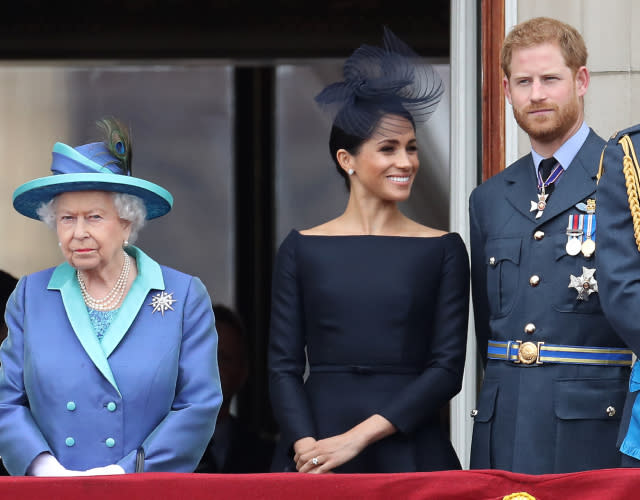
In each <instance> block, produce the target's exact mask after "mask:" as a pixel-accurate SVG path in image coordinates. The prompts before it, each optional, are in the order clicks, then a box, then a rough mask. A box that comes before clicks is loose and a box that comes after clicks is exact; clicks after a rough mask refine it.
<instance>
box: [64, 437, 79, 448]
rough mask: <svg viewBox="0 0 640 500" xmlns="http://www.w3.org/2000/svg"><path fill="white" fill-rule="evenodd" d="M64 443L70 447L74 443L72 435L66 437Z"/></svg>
mask: <svg viewBox="0 0 640 500" xmlns="http://www.w3.org/2000/svg"><path fill="white" fill-rule="evenodd" d="M64 444H66V445H67V446H69V447H71V446H73V445H74V444H76V440H75V439H73V438H72V437H68V438H67V439H65V440H64Z"/></svg>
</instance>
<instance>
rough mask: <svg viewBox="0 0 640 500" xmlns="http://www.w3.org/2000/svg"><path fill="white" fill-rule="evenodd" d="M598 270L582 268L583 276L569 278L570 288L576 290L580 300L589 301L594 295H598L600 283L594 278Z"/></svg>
mask: <svg viewBox="0 0 640 500" xmlns="http://www.w3.org/2000/svg"><path fill="white" fill-rule="evenodd" d="M595 272H596V270H595V268H594V269H588V268H586V267H584V266H583V267H582V275H581V276H577V277H576V276H574V275H573V274H572V275H571V276H570V277H569V288H575V289H576V291H577V292H578V300H584V301H587V300H589V296H590V295H591V294H592V293H598V282H597V281H596V279H595V278H594V277H593V275H594V274H595Z"/></svg>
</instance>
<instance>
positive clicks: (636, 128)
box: [609, 123, 640, 142]
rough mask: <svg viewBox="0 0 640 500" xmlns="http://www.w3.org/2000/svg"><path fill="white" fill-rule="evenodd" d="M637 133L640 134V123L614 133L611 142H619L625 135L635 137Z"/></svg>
mask: <svg viewBox="0 0 640 500" xmlns="http://www.w3.org/2000/svg"><path fill="white" fill-rule="evenodd" d="M637 133H640V123H637V124H636V125H632V126H631V127H627V128H625V129H622V130H618V131H616V132H614V133H613V135H612V136H611V137H610V138H609V141H616V142H617V141H619V140H620V138H621V137H624V136H625V135H634V134H637Z"/></svg>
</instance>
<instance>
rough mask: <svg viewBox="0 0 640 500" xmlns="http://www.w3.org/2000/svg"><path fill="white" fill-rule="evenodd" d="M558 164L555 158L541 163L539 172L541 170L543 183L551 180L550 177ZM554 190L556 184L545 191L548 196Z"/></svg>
mask: <svg viewBox="0 0 640 500" xmlns="http://www.w3.org/2000/svg"><path fill="white" fill-rule="evenodd" d="M557 164H558V162H557V161H556V159H555V158H554V157H553V156H552V157H551V158H545V159H544V160H542V161H541V162H540V167H539V170H540V177H541V178H542V182H543V183H544V182H546V180H547V179H548V178H549V176H550V175H551V171H552V170H553V167H555V166H556V165H557ZM553 188H554V184H553V183H552V184H549V185H548V186H546V187H545V188H544V191H545V193H547V194H551V193H552V192H553Z"/></svg>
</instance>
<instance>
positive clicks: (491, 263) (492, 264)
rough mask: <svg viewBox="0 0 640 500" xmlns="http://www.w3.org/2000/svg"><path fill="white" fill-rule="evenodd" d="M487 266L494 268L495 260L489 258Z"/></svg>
mask: <svg viewBox="0 0 640 500" xmlns="http://www.w3.org/2000/svg"><path fill="white" fill-rule="evenodd" d="M489 265H490V266H495V265H496V258H495V257H489Z"/></svg>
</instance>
